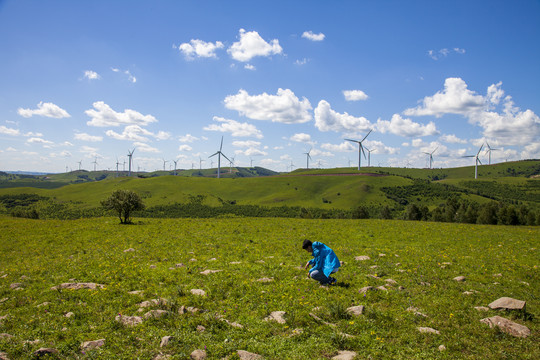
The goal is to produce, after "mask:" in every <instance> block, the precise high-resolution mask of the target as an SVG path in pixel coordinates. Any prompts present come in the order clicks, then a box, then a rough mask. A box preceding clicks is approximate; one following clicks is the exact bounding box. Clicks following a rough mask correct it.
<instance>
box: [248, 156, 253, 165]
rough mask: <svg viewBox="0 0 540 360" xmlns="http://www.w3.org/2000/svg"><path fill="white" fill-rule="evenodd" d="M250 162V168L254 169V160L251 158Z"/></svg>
mask: <svg viewBox="0 0 540 360" xmlns="http://www.w3.org/2000/svg"><path fill="white" fill-rule="evenodd" d="M249 161H250V166H249V167H253V158H252V157H250V158H249Z"/></svg>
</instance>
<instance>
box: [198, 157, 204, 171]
mask: <svg viewBox="0 0 540 360" xmlns="http://www.w3.org/2000/svg"><path fill="white" fill-rule="evenodd" d="M203 162H204V160H203V159H201V157H200V156H199V170H202V163H203Z"/></svg>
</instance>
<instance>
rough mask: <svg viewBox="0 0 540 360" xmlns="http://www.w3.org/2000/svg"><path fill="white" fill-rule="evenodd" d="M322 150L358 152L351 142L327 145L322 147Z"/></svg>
mask: <svg viewBox="0 0 540 360" xmlns="http://www.w3.org/2000/svg"><path fill="white" fill-rule="evenodd" d="M321 148H323V149H325V150H328V151H335V152H348V151H353V150H356V147H355V146H354V145H353V144H351V143H350V142H349V141H345V142H342V143H341V144H330V143H325V144H322V145H321Z"/></svg>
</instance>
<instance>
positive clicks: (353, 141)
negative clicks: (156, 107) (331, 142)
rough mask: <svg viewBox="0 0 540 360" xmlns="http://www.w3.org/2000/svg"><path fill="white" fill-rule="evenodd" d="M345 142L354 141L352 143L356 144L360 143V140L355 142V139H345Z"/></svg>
mask: <svg viewBox="0 0 540 360" xmlns="http://www.w3.org/2000/svg"><path fill="white" fill-rule="evenodd" d="M345 140H347V141H352V142H355V143H360V141H358V140H353V139H345Z"/></svg>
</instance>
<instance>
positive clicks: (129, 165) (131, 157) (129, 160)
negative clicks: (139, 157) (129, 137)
mask: <svg viewBox="0 0 540 360" xmlns="http://www.w3.org/2000/svg"><path fill="white" fill-rule="evenodd" d="M134 152H135V148H133V150H131V151H129V150H128V154H127V156H128V169H129V171H128V176H131V164H132V163H133V153H134Z"/></svg>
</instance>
